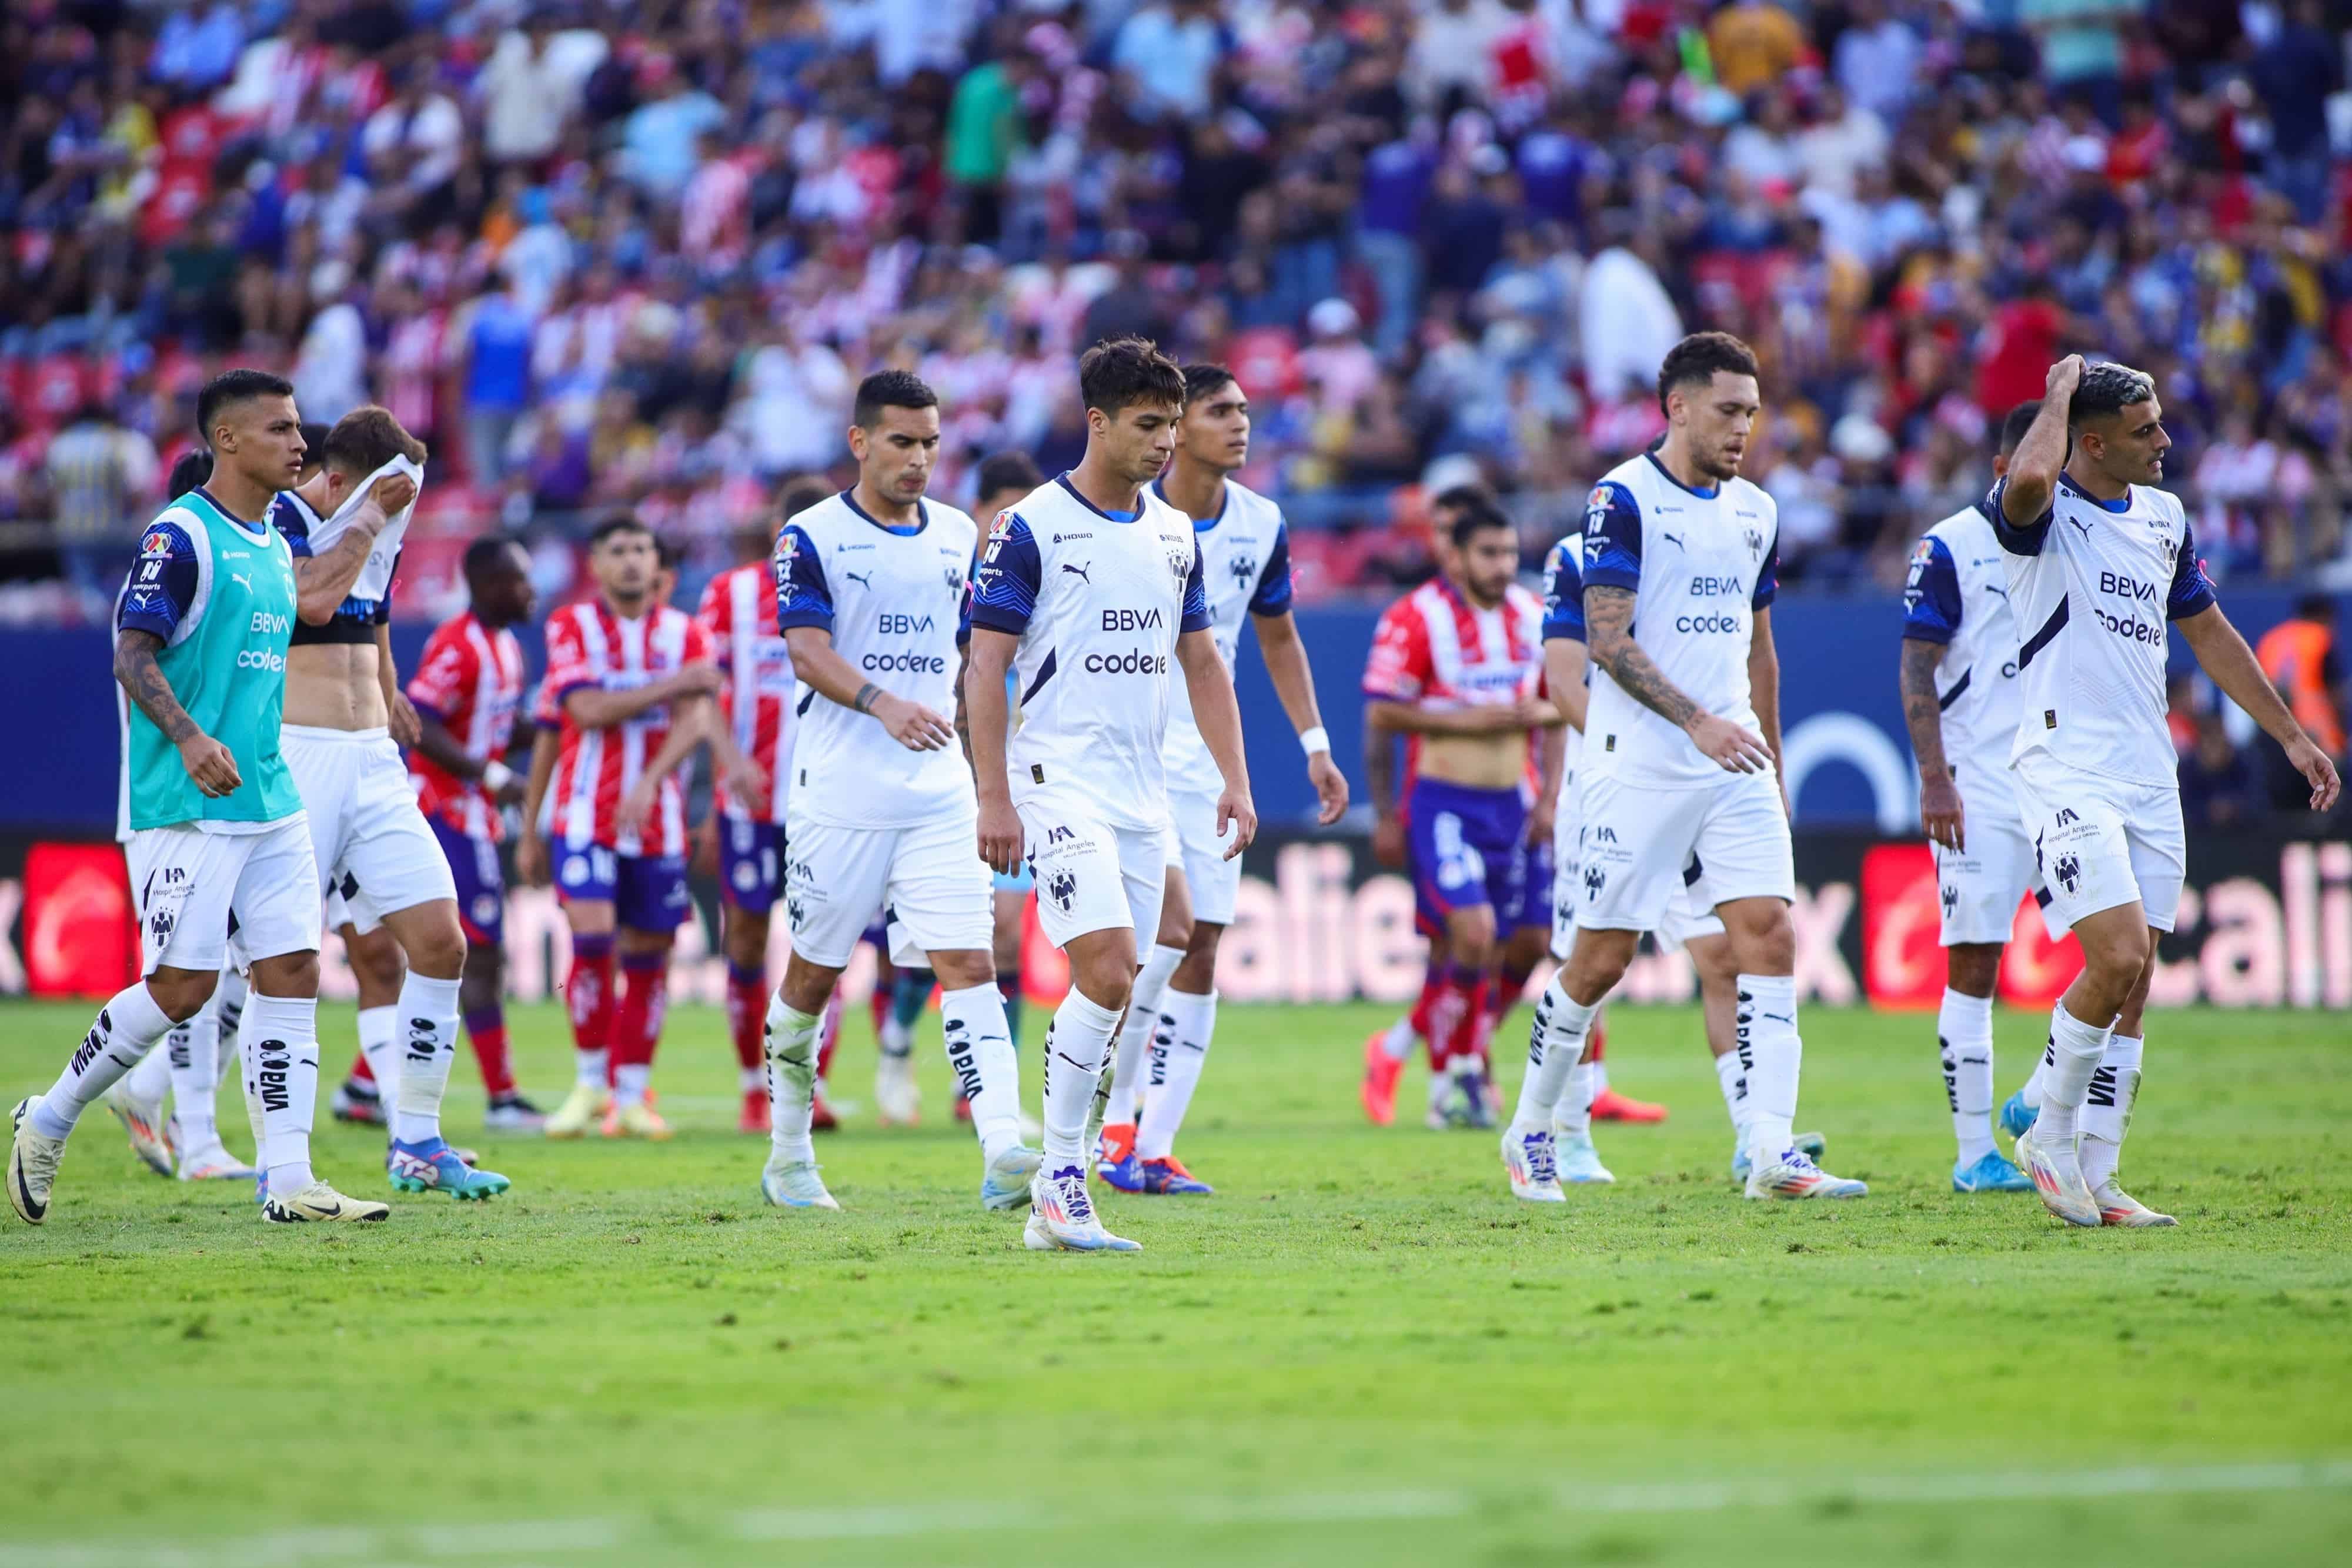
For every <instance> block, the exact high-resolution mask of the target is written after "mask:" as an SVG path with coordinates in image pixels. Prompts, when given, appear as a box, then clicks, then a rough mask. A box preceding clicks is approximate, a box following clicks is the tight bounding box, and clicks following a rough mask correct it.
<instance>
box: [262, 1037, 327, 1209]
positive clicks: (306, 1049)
mask: <svg viewBox="0 0 2352 1568" xmlns="http://www.w3.org/2000/svg"><path fill="white" fill-rule="evenodd" d="M244 1035H245V1040H244V1045H245V1061H246V1081H247V1083H248V1085H250V1087H251V1090H252V1092H253V1095H254V1098H255V1100H256V1101H257V1103H258V1104H259V1105H260V1108H261V1134H260V1141H261V1143H262V1144H263V1145H264V1146H265V1147H266V1148H267V1149H268V1161H269V1163H268V1166H267V1169H268V1172H269V1196H270V1197H292V1196H293V1195H294V1194H296V1193H298V1192H300V1191H301V1190H302V1189H303V1188H304V1187H306V1186H310V1183H311V1182H312V1181H313V1180H315V1179H316V1178H315V1177H314V1176H312V1175H311V1171H310V1124H311V1121H312V1119H313V1118H314V1117H315V1116H316V1115H317V1113H318V1109H319V1001H318V998H315V997H265V996H260V995H258V994H257V995H256V996H255V997H254V998H253V999H252V1000H250V1001H249V1002H247V1004H246V1009H245V1030H244ZM255 1157H256V1161H257V1162H258V1160H259V1159H260V1155H256V1156H255Z"/></svg>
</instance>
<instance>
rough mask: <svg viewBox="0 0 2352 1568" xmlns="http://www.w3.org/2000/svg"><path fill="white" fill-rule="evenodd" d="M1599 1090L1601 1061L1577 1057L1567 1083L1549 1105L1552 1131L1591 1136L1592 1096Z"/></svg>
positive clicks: (1568, 1136) (1569, 1134) (1559, 1134)
mask: <svg viewBox="0 0 2352 1568" xmlns="http://www.w3.org/2000/svg"><path fill="white" fill-rule="evenodd" d="M1600 1092H1601V1063H1599V1062H1597V1061H1580V1062H1578V1063H1577V1064H1576V1066H1575V1067H1574V1068H1573V1069H1572V1070H1571V1071H1570V1072H1569V1075H1568V1087H1567V1088H1566V1089H1564V1090H1562V1091H1561V1092H1560V1096H1559V1102H1558V1103H1556V1104H1554V1105H1553V1106H1552V1108H1551V1127H1552V1132H1553V1134H1555V1135H1556V1136H1558V1137H1562V1138H1582V1139H1585V1140H1586V1141H1587V1142H1590V1141H1591V1137H1592V1097H1593V1096H1594V1095H1595V1094H1598V1093H1600Z"/></svg>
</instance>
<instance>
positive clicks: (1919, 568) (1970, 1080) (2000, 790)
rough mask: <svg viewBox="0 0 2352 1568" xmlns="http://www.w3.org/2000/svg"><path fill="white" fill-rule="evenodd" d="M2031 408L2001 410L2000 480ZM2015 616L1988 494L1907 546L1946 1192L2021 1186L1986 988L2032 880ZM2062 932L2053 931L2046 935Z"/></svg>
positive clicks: (1909, 664) (1996, 471) (1906, 615)
mask: <svg viewBox="0 0 2352 1568" xmlns="http://www.w3.org/2000/svg"><path fill="white" fill-rule="evenodd" d="M2041 412H2042V404H2041V403H2040V402H2038V401H2037V402H2024V403H2020V404H2019V405H2018V406H2017V407H2015V408H2013V409H2011V410H2010V411H2009V417H2008V418H2007V419H2005V420H2004V421H2002V423H2001V427H2000V452H1999V453H1998V454H1997V455H1995V456H1994V458H1993V463H1992V471H1993V476H1994V477H1995V478H1996V479H1999V478H2000V476H2003V475H2005V474H2007V473H2008V471H2009V460H2010V456H2011V454H2012V453H2014V452H2015V451H2016V450H2017V444H2018V443H2019V442H2020V441H2021V440H2022V439H2023V438H2024V436H2025V432H2026V430H2027V429H2028V428H2029V427H2030V426H2032V423H2033V420H2034V417H2035V416H2036V415H2037V414H2039V413H2041ZM2018 641H2019V639H2018V635H2017V619H2016V617H2014V616H2013V615H2011V613H2010V610H2009V572H2008V569H2007V567H2006V566H2005V565H2004V557H2003V555H2002V552H2001V548H2000V541H1999V540H1998V539H1997V538H1994V536H1993V525H1992V516H1991V508H1990V503H1989V502H1979V503H1978V504H1976V505H1974V506H1971V507H1967V508H1966V509H1965V510H1962V511H1958V512H1955V513H1954V514H1953V515H1952V516H1950V517H1946V518H1945V519H1944V520H1943V521H1942V522H1940V523H1937V525H1936V526H1935V527H1934V528H1929V529H1928V530H1927V537H1926V538H1923V539H1921V540H1920V541H1919V543H1918V546H1917V548H1916V549H1913V551H1912V552H1911V572H1910V576H1909V578H1908V579H1907V580H1906V582H1905V584H1904V588H1903V653H1902V664H1901V668H1900V674H1899V680H1900V683H1901V685H1902V690H1903V718H1904V722H1905V723H1906V725H1907V726H1908V727H1909V728H1910V731H1911V749H1912V750H1913V752H1914V753H1915V754H1916V756H1917V757H1918V759H1919V821H1920V823H1921V825H1922V826H1924V827H1925V828H1926V829H1927V842H1928V845H1929V847H1930V848H1931V849H1932V850H1933V851H1934V852H1935V856H1936V884H1937V886H1936V893H1937V901H1938V904H1939V905H1940V907H1941V909H1942V911H1943V915H1942V921H1943V925H1942V931H1941V936H1942V939H1943V944H1944V954H1945V962H1946V967H1947V974H1946V977H1945V980H1944V1000H1943V1005H1942V1007H1941V1008H1940V1009H1937V1017H1936V1046H1937V1051H1938V1053H1939V1054H1940V1055H1941V1057H1942V1059H1943V1067H1944V1098H1945V1100H1946V1102H1947V1103H1948V1104H1949V1106H1950V1108H1951V1113H1952V1132H1953V1135H1954V1137H1955V1138H1957V1139H1958V1144H1959V1151H1958V1157H1957V1158H1956V1159H1955V1160H1954V1161H1953V1163H1952V1190H1953V1191H1954V1192H2032V1190H2033V1183H2032V1181H2030V1180H2028V1179H2027V1177H2026V1176H2025V1173H2024V1172H2022V1171H2021V1170H2019V1169H2018V1168H2017V1166H2015V1165H2013V1164H2011V1162H2010V1160H2009V1158H2008V1156H2006V1155H2003V1154H2002V1153H2001V1152H2000V1149H1999V1148H1998V1147H1996V1146H1995V1145H1994V1143H1993V1137H1992V1125H1993V1124H1992V1094H1993V1091H1992V1082H1993V1066H1992V1054H1993V1053H1992V997H1993V987H1994V985H1995V983H1996V982H1998V981H1999V979H2000V956H2001V953H2002V950H2003V949H2004V948H2006V947H2007V946H2008V945H2009V934H2010V926H2011V922H2012V921H2013V920H2014V919H2015V917H2016V915H2017V904H2018V900H2020V899H2021V898H2023V897H2024V896H2025V894H2027V893H2028V892H2031V891H2032V890H2035V889H2037V888H2039V887H2040V886H2041V885H2042V882H2041V878H2040V876H2039V875H2038V874H2037V873H2036V869H2035V865H2034V858H2033V841H2032V840H2031V839H2029V838H2027V837H2026V834H2025V830H2024V827H2023V826H2022V825H2021V819H2020V818H2019V816H2018V812H2017V795H2016V792H2015V790H2014V789H2012V788H2011V783H2010V773H2009V754H2010V749H2011V747H2012V746H2013V745H2014V744H2015V743H2016V740H2017V719H2018V714H2019V712H2020V711H2021V706H2022V703H2021V698H2020V696H2019V694H2018V674H2019V670H2018V657H2017V654H2018ZM2057 935H2063V927H2060V928H2059V929H2058V930H2057V931H2055V932H2053V936H2057Z"/></svg>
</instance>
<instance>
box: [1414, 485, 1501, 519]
mask: <svg viewBox="0 0 2352 1568" xmlns="http://www.w3.org/2000/svg"><path fill="white" fill-rule="evenodd" d="M1494 504H1495V493H1494V492H1493V491H1492V490H1489V489H1487V488H1486V486H1484V485H1449V486H1446V487H1445V488H1444V489H1443V490H1440V491H1439V492H1438V493H1437V494H1436V495H1434V496H1432V497H1430V498H1429V509H1430V510H1431V511H1433V512H1434V511H1440V510H1443V511H1448V512H1468V511H1475V510H1476V509H1477V508H1478V507H1491V506H1493V505H1494Z"/></svg>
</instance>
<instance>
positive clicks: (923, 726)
mask: <svg viewBox="0 0 2352 1568" xmlns="http://www.w3.org/2000/svg"><path fill="white" fill-rule="evenodd" d="M873 713H874V716H875V717H876V718H877V719H879V720H881V722H882V727H883V728H884V729H887V730H888V731H889V732H890V738H891V739H893V740H895V741H897V742H898V744H899V745H901V746H903V747H906V748H907V749H908V750H909V751H937V750H939V749H940V748H941V747H948V746H952V745H954V744H955V726H954V725H953V724H952V723H950V722H949V720H948V719H947V718H946V717H945V716H942V715H940V714H939V713H935V712H933V711H932V710H931V709H929V708H927V707H925V706H923V705H922V704H920V703H917V702H908V700H907V699H906V698H904V697H899V696H890V695H883V696H879V697H877V698H876V699H875V701H874V708H873Z"/></svg>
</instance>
